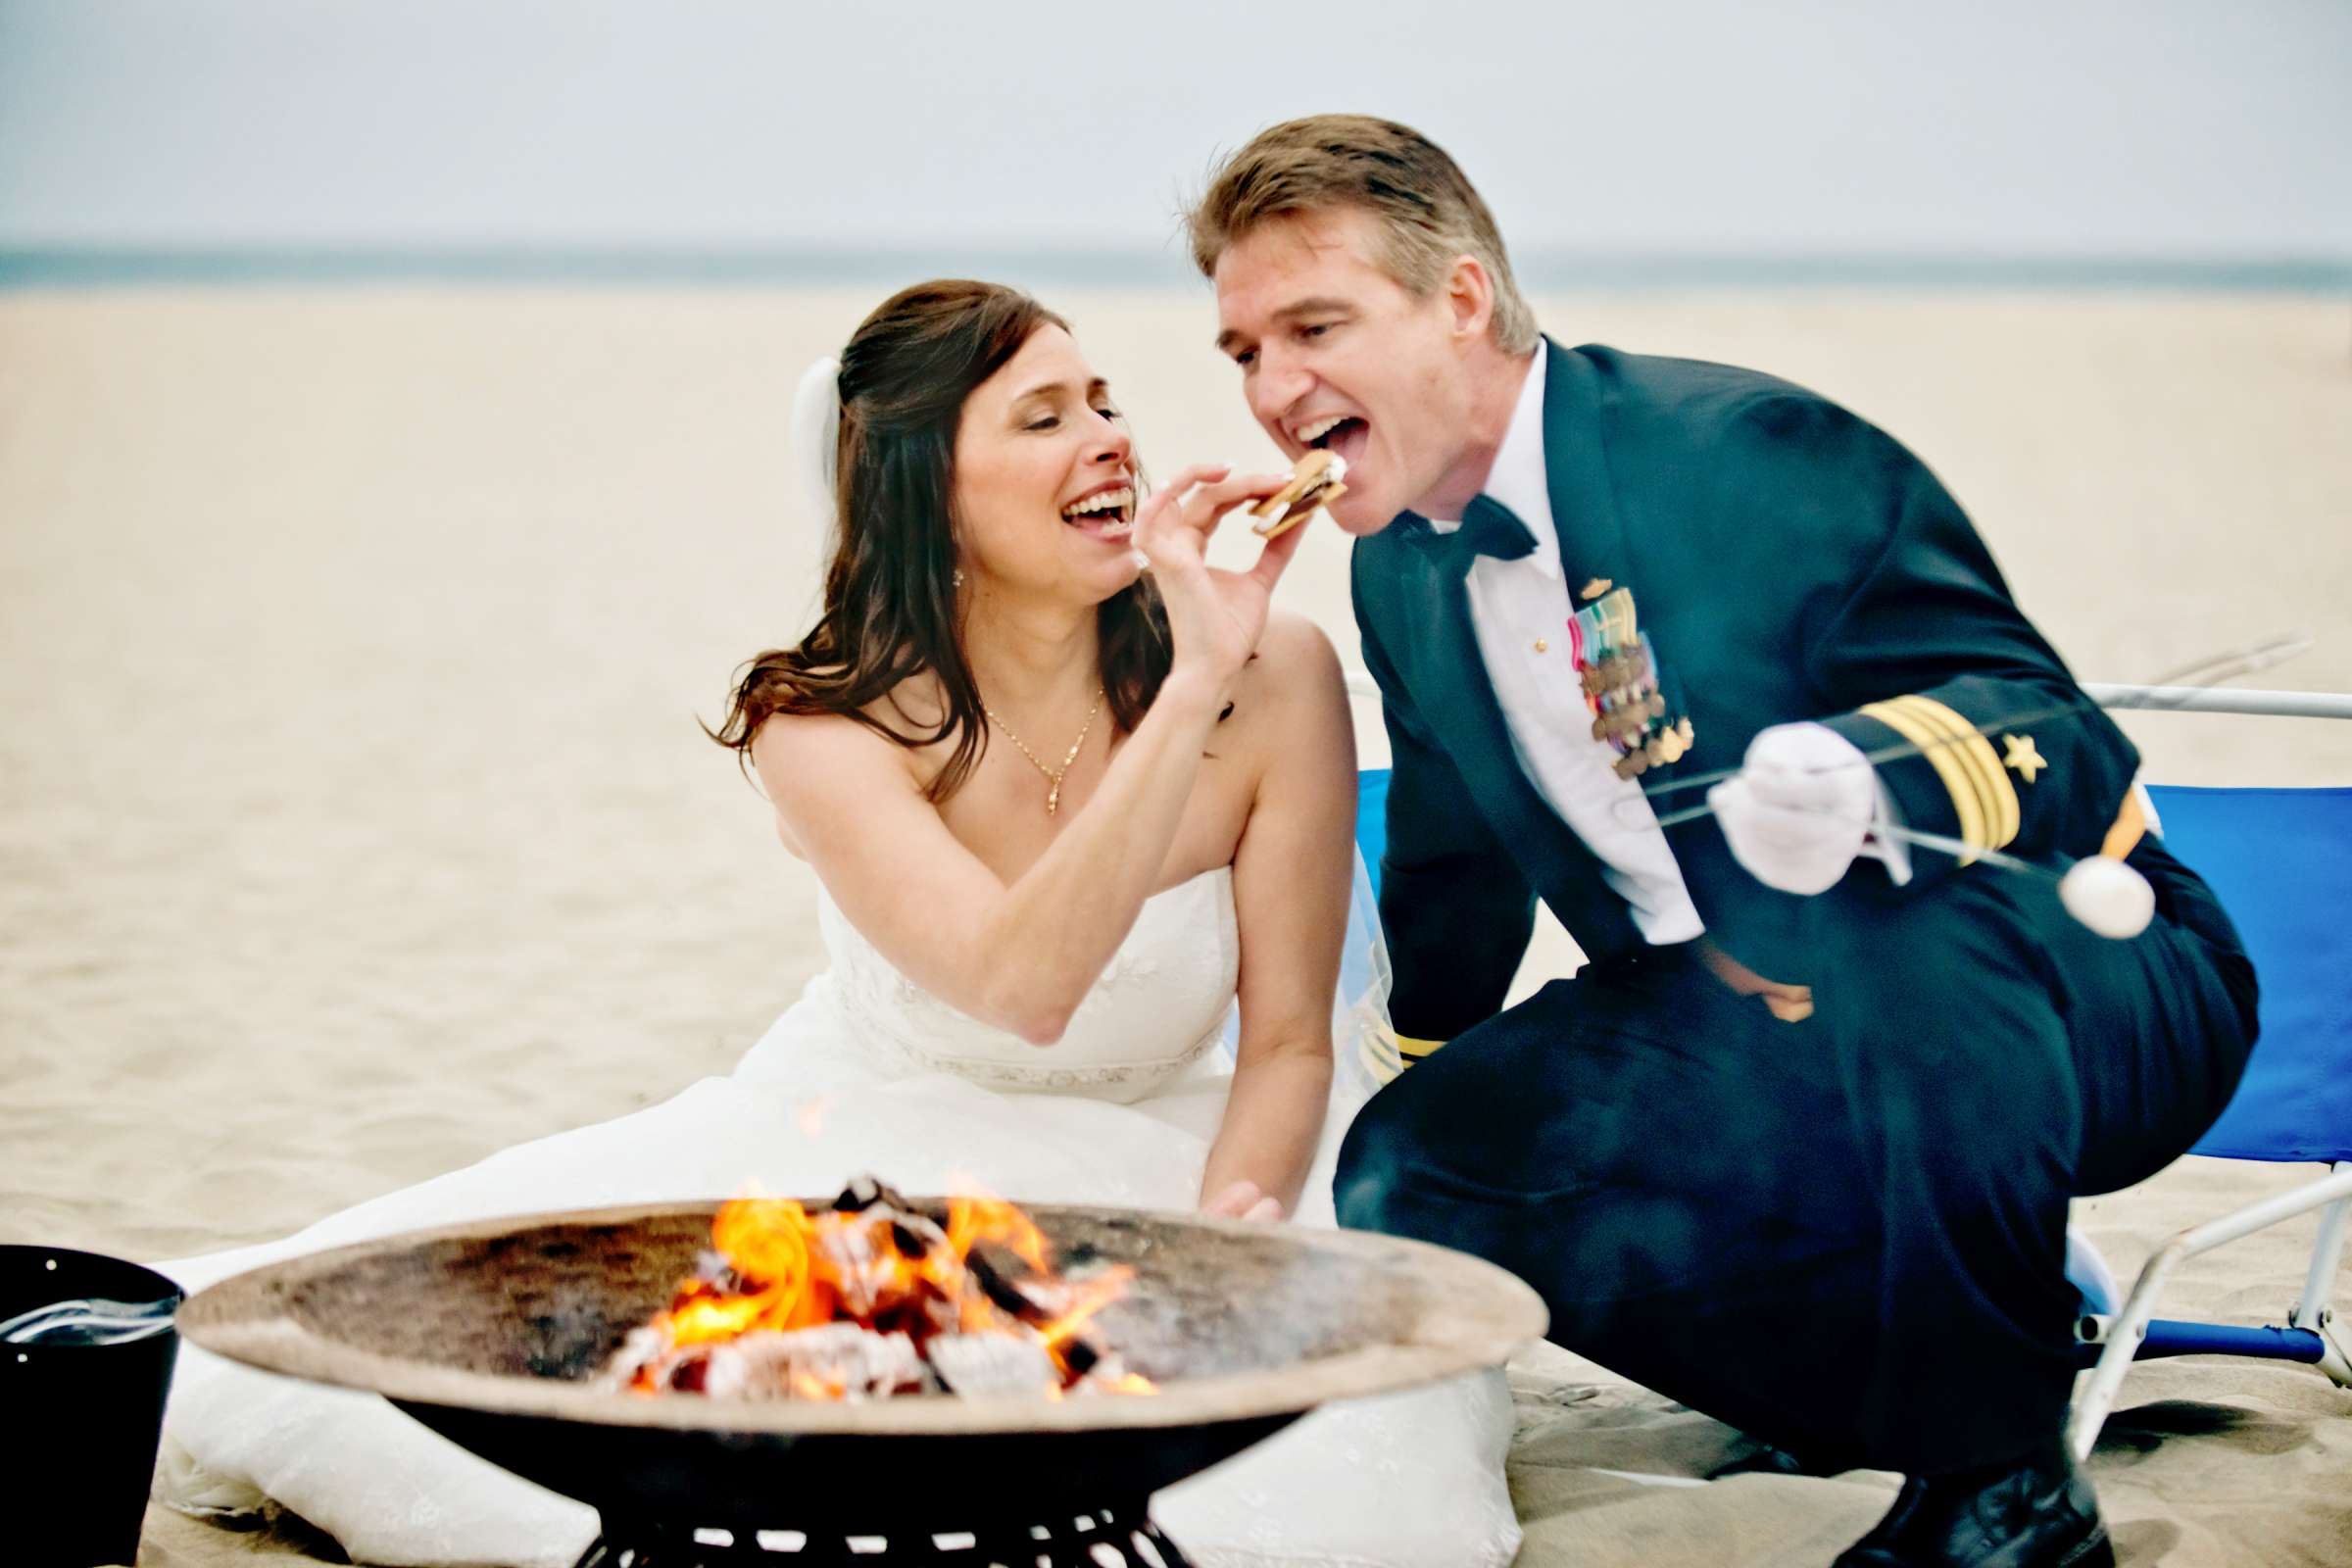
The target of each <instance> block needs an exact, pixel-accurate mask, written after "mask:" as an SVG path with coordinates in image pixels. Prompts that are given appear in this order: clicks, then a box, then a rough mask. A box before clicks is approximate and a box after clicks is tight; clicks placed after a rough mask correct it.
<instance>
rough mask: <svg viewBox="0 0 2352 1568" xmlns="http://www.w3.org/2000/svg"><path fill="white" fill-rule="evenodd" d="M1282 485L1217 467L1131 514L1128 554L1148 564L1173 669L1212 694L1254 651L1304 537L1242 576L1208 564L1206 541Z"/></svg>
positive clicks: (1280, 543) (1294, 535)
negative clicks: (1188, 672) (1203, 680)
mask: <svg viewBox="0 0 2352 1568" xmlns="http://www.w3.org/2000/svg"><path fill="white" fill-rule="evenodd" d="M1289 482H1290V476H1289V475H1288V474H1280V473H1253V474H1241V475H1236V474H1234V473H1233V471H1232V469H1231V468H1230V467H1229V466H1226V465H1224V464H1207V465H1201V466H1194V467H1190V468H1186V469H1184V470H1183V471H1182V472H1180V473H1178V474H1177V475H1176V477H1175V478H1173V479H1171V480H1170V481H1169V482H1168V483H1167V484H1166V485H1164V486H1162V487H1161V488H1160V489H1158V490H1155V491H1153V492H1152V496H1151V498H1150V499H1149V500H1147V501H1146V502H1145V503H1144V504H1143V507H1142V509H1141V510H1140V511H1139V512H1138V513H1137V514H1136V518H1135V533H1134V540H1135V547H1136V548H1137V549H1138V550H1140V551H1142V552H1143V554H1144V559H1145V560H1147V561H1149V562H1150V563H1151V564H1152V578H1153V580H1154V581H1155V582H1157V583H1158V585H1159V597H1160V599H1161V601H1162V602H1163V603H1164V604H1165V605H1166V606H1167V610H1168V631H1169V634H1170V638H1171V640H1172V641H1173V642H1174V644H1175V661H1174V665H1175V668H1176V669H1184V668H1190V669H1195V670H1198V671H1200V672H1201V674H1203V675H1204V676H1206V677H1207V679H1208V680H1209V681H1211V682H1212V683H1214V685H1215V688H1216V689H1217V690H1219V691H1223V690H1224V689H1225V687H1226V684H1227V683H1228V682H1230V681H1231V680H1232V679H1233V677H1234V676H1235V675H1237V674H1239V673H1240V671H1241V668H1242V666H1243V665H1244V664H1246V663H1248V662H1250V654H1252V653H1253V652H1255V651H1256V648H1257V639H1258V638H1259V636H1260V635H1262V634H1263V633H1264V631H1265V629H1266V608H1267V605H1268V602H1269V601H1270V600H1271V599H1272V597H1273V593H1274V584H1275V583H1276V582H1277V581H1279V580H1280V579H1281V577H1282V571H1283V568H1284V567H1285V566H1287V565H1289V564H1290V561H1291V557H1292V556H1293V555H1294V554H1296V553H1297V552H1298V549H1299V539H1300V538H1301V537H1303V536H1304V535H1305V533H1306V530H1305V529H1304V528H1292V529H1289V530H1287V531H1286V532H1284V533H1283V534H1281V535H1280V536H1279V537H1277V538H1274V539H1271V540H1268V541H1267V543H1266V546H1265V548H1264V549H1263V550H1261V551H1259V552H1258V557H1257V564H1255V565H1253V566H1251V567H1250V570H1248V571H1228V570H1226V569H1224V568H1223V567H1219V566H1211V565H1209V564H1207V561H1206V560H1205V559H1204V558H1205V556H1206V553H1207V549H1208V539H1209V535H1211V534H1213V533H1215V532H1216V530H1217V525H1218V524H1219V523H1220V522H1222V521H1223V520H1224V518H1225V515H1226V514H1228V513H1230V512H1231V511H1233V509H1234V508H1236V507H1238V506H1241V505H1243V504H1244V503H1245V502H1250V501H1256V500H1261V499H1263V498H1264V497H1266V496H1270V495H1272V494H1273V493H1274V492H1275V491H1277V490H1279V489H1281V488H1282V487H1283V486H1284V485H1286V484H1288V483H1289ZM1173 672H1174V671H1173V670H1171V673H1173Z"/></svg>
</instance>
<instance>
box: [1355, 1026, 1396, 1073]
mask: <svg viewBox="0 0 2352 1568" xmlns="http://www.w3.org/2000/svg"><path fill="white" fill-rule="evenodd" d="M1355 1052H1356V1054H1357V1056H1358V1057H1360V1058H1361V1059H1362V1061H1363V1064H1364V1070H1365V1071H1366V1072H1369V1073H1370V1074H1371V1075H1372V1081H1373V1082H1374V1083H1376V1084H1389V1083H1395V1082H1396V1081H1397V1075H1398V1074H1400V1073H1402V1072H1403V1071H1404V1058H1403V1057H1401V1056H1399V1055H1398V1054H1397V1041H1396V1039H1395V1037H1394V1036H1392V1035H1390V1034H1389V1033H1388V1032H1387V1031H1386V1030H1378V1031H1375V1030H1371V1029H1366V1030H1364V1031H1362V1032H1361V1033H1360V1034H1358V1035H1357V1036H1356V1037H1355Z"/></svg>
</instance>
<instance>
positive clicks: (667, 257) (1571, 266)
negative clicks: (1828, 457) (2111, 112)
mask: <svg viewBox="0 0 2352 1568" xmlns="http://www.w3.org/2000/svg"><path fill="white" fill-rule="evenodd" d="M1512 270H1513V271H1514V272H1515V273H1516V274H1517V276H1518V278H1519V281H1520V284H1521V286H1522V287H1524V288H1526V289H1528V290H1530V291H1531V292H1539V293H1541V292H1555V291H1573V290H1580V289H1593V290H1607V291H1637V292H1639V291H1650V290H1658V289H1686V288H1789V289H1805V288H1863V289H1956V290H1965V291H1985V290H2000V289H2020V290H2049V291H2089V292H2102V291H2110V290H2119V291H2120V290H2181V291H2186V292H2193V293H2278V294H2309V293H2336V292H2343V291H2352V256H2346V257H2329V256H2302V255H2288V256H2262V255H2214V256H2176V255H2154V254H2113V255H2034V254H1955V253H1945V252H1916V253H1886V252H1881V253H1860V252H1845V253H1840V252H1820V253H1805V254H1792V253H1754V252H1745V253H1743V252H1732V251H1722V252H1689V251H1686V252H1631V251H1619V252H1600V251H1591V252H1587V251H1564V250H1544V249H1536V250H1531V251H1527V252H1523V253H1522V254H1521V255H1519V256H1518V257H1516V258H1515V259H1514V260H1513V262H1512ZM938 276H979V277H991V278H1001V279H1003V280H1005V281H1007V282H1013V283H1021V284H1029V285H1054V286H1063V287H1071V286H1080V287H1085V286H1099V287H1122V286H1125V287H1166V286H1172V285H1173V286H1182V287H1190V288H1198V287H1201V279H1200V277H1199V275H1198V274H1197V273H1195V272H1194V271H1193V270H1192V268H1191V266H1190V265H1189V263H1188V262H1187V261H1186V260H1185V259H1184V258H1183V257H1181V256H1178V255H1176V254H1174V253H1172V252H1169V251H1166V250H1142V249H1136V250H1118V249H1103V250H1079V249H1066V250H1017V249H1007V248H1004V247H991V246H969V247H960V248H958V247H948V246H919V247H915V246H910V247H904V248H891V247H874V248H861V249H851V248H824V247H774V248H759V247H707V248H698V247H627V246H589V245H582V246H564V245H554V246H497V245H470V246H460V245H431V246H421V245H420V246H411V247H393V246H360V245H352V246H339V245H338V246H280V245H254V246H67V245H24V246H8V245H0V290H4V291H19V290H26V289H117V288H140V287H217V288H251V287H267V286H275V285H296V286H327V287H333V286H365V285H371V284H404V283H415V284H450V285H491V286H528V285H574V286H588V287H620V288H628V287H731V286H759V285H776V286H788V287H823V286H833V285H839V286H854V285H869V284H880V285H896V284H898V283H904V282H909V281H912V280H914V279H917V278H922V277H938Z"/></svg>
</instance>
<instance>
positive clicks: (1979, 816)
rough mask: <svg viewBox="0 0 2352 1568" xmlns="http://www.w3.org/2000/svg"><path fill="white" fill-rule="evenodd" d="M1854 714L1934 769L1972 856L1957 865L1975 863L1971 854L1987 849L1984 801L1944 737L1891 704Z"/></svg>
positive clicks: (1910, 713) (1916, 717)
mask: <svg viewBox="0 0 2352 1568" xmlns="http://www.w3.org/2000/svg"><path fill="white" fill-rule="evenodd" d="M1858 711H1859V712H1860V713H1861V714H1862V716H1863V717H1865V718H1875V719H1877V720H1878V721H1879V722H1880V723H1882V724H1884V725H1886V726H1887V728H1888V729H1890V730H1892V731H1894V732H1895V733H1896V734H1897V735H1900V736H1901V737H1902V738H1903V739H1904V740H1907V741H1909V742H1910V743H1911V744H1912V745H1914V746H1916V747H1918V748H1919V755H1920V756H1922V757H1924V758H1926V759H1927V760H1928V765H1929V766H1930V767H1933V768H1934V769H1936V777H1937V778H1939V779H1941V780H1942V781H1943V792H1944V793H1945V794H1946V795H1949V796H1950V797H1951V798H1952V814H1953V815H1955V816H1957V817H1959V819H1960V838H1961V841H1962V842H1963V843H1965V844H1967V845H1968V847H1969V849H1970V850H1971V852H1972V853H1970V854H1968V855H1963V856H1961V857H1960V863H1961V864H1962V865H1967V864H1968V863H1970V862H1971V861H1973V860H1974V859H1976V858H1977V857H1976V855H1975V854H1974V853H1973V852H1974V851H1977V850H1984V849H1989V848H1991V844H1990V842H1989V841H1988V840H1987V839H1986V838H1985V805H1984V798H1983V797H1982V796H1980V795H1979V794H1978V793H1977V789H1976V785H1975V784H1974V783H1973V782H1971V780H1970V779H1969V776H1968V773H1967V771H1966V770H1965V769H1963V768H1962V767H1961V765H1960V760H1959V759H1958V758H1956V757H1954V756H1953V755H1952V748H1951V747H1950V746H1949V745H1947V744H1946V743H1945V737H1944V736H1943V735H1942V734H1941V733H1939V732H1938V731H1936V730H1934V729H1932V728H1930V727H1929V726H1928V723H1927V721H1926V720H1925V719H1923V718H1921V717H1920V715H1919V714H1917V713H1915V712H1913V711H1911V710H1909V709H1907V708H1901V707H1898V706H1896V705H1895V704H1893V703H1869V704H1865V705H1864V706H1863V707H1862V708H1861V709H1860V710H1858Z"/></svg>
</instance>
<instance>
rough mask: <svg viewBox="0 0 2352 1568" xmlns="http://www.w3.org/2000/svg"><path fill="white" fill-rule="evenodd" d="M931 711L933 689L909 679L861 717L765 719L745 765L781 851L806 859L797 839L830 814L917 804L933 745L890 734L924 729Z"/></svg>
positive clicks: (931, 721)
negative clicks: (907, 801)
mask: <svg viewBox="0 0 2352 1568" xmlns="http://www.w3.org/2000/svg"><path fill="white" fill-rule="evenodd" d="M894 699H896V700H895V702H894ZM937 707H938V704H937V693H936V691H935V690H934V689H932V688H931V687H930V686H929V685H928V684H927V683H923V682H919V681H913V680H910V681H907V682H906V683H904V684H903V685H902V686H901V687H900V688H899V690H898V691H897V692H895V693H893V694H892V695H891V696H889V697H883V698H881V699H878V700H877V701H875V702H873V703H869V704H867V705H866V707H865V708H864V709H863V710H862V714H863V720H861V719H860V718H858V717H854V716H852V715H850V714H848V713H772V714H770V715H769V716H768V718H767V721H766V722H765V723H763V724H761V725H760V733H759V734H758V735H756V736H755V737H753V740H752V748H751V751H752V766H753V769H754V771H756V772H757V773H758V774H759V776H760V788H761V790H762V791H763V792H764V793H765V794H766V796H767V799H768V801H769V803H770V804H771V805H773V806H774V807H775V809H776V834H777V837H779V838H780V839H782V840H783V841H784V847H785V848H786V849H788V850H790V851H791V852H792V853H793V854H795V855H798V856H802V857H804V858H806V855H807V852H806V850H805V849H804V848H803V847H802V843H801V839H802V836H803V834H804V833H806V832H808V831H809V830H810V829H812V828H821V827H822V825H823V824H824V823H825V822H826V821H827V820H829V819H831V818H832V817H834V816H835V815H836V814H837V813H839V812H841V811H843V810H845V809H857V808H858V807H861V806H862V807H869V808H870V807H872V806H875V805H878V804H880V803H881V802H882V801H884V800H887V799H891V798H894V797H898V796H901V795H905V796H907V797H909V798H915V799H919V798H920V796H921V794H922V790H923V787H924V786H925V784H926V783H927V782H928V781H929V779H930V776H931V774H932V772H933V771H935V770H936V768H937V766H938V762H937V760H935V759H933V758H932V757H931V756H930V755H929V754H930V753H931V752H932V751H933V750H935V748H933V747H928V746H920V745H917V746H905V745H901V744H900V743H899V742H898V741H896V740H893V739H892V738H891V734H898V735H919V734H922V733H924V732H926V731H928V730H930V729H931V728H933V727H935V726H936V724H937V722H938V720H937V718H936V717H935V716H934V714H935V712H936V710H937ZM877 724H879V725H882V726H886V727H887V728H888V729H889V731H890V732H891V734H885V733H883V731H882V730H881V729H877V728H876V727H875V726H876V725H877Z"/></svg>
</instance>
